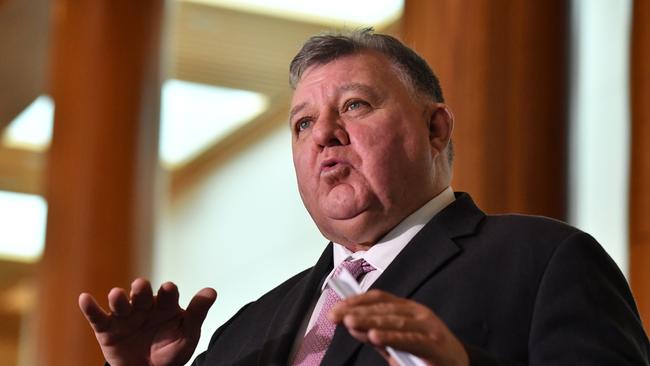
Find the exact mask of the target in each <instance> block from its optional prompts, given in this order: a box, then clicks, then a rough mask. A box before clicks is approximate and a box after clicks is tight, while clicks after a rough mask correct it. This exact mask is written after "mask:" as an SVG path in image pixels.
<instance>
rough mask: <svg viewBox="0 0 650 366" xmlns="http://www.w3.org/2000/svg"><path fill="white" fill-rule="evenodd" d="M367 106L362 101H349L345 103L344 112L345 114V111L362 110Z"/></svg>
mask: <svg viewBox="0 0 650 366" xmlns="http://www.w3.org/2000/svg"><path fill="white" fill-rule="evenodd" d="M367 105H368V103H367V102H364V101H362V100H353V101H350V102H349V103H347V104H346V105H345V108H344V110H345V111H346V112H347V111H356V110H358V109H361V108H363V107H365V106H367Z"/></svg>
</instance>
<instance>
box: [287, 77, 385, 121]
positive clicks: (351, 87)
mask: <svg viewBox="0 0 650 366" xmlns="http://www.w3.org/2000/svg"><path fill="white" fill-rule="evenodd" d="M336 89H337V91H338V92H339V93H340V92H348V91H360V92H363V93H365V94H368V95H369V96H370V97H371V98H372V99H375V100H378V99H380V98H379V96H378V95H377V93H376V92H375V91H374V90H373V88H371V87H370V86H368V85H366V84H362V83H350V84H343V85H341V86H339V87H338V88H336ZM306 106H307V102H303V103H300V104H298V105H297V106H295V107H293V108H291V112H290V113H289V124H291V121H293V117H294V116H295V115H296V114H298V113H300V111H302V110H303V109H305V107H306Z"/></svg>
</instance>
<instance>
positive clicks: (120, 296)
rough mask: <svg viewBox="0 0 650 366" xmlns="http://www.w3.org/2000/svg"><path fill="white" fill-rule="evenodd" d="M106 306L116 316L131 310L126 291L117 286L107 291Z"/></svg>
mask: <svg viewBox="0 0 650 366" xmlns="http://www.w3.org/2000/svg"><path fill="white" fill-rule="evenodd" d="M108 307H109V308H110V309H111V312H112V313H113V314H115V315H116V316H128V315H129V314H131V310H132V308H131V303H130V302H129V298H128V297H127V296H126V291H124V289H122V288H119V287H115V288H113V289H112V290H111V291H110V292H109V293H108Z"/></svg>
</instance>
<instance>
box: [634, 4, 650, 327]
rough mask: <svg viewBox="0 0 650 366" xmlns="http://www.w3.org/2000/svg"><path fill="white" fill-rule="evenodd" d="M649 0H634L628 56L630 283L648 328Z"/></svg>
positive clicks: (649, 312) (649, 255)
mask: <svg viewBox="0 0 650 366" xmlns="http://www.w3.org/2000/svg"><path fill="white" fill-rule="evenodd" d="M648 65H650V2H648V1H635V2H634V13H633V25H632V57H631V65H630V66H631V69H630V71H631V78H630V84H631V93H630V95H631V99H632V100H631V107H632V110H631V112H632V113H631V115H632V128H631V145H632V146H631V169H630V173H631V177H630V282H631V285H632V290H633V291H634V295H635V296H636V299H637V304H638V306H639V310H640V312H641V316H642V318H643V320H644V325H645V329H646V331H650V143H649V141H650V104H648V101H650V66H648Z"/></svg>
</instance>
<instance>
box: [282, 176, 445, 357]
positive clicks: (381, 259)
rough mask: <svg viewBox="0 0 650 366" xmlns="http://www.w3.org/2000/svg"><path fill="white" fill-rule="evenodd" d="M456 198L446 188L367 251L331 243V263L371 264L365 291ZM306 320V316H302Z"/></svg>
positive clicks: (313, 314)
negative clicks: (349, 260)
mask: <svg viewBox="0 0 650 366" xmlns="http://www.w3.org/2000/svg"><path fill="white" fill-rule="evenodd" d="M454 200H455V197H454V191H453V190H452V189H451V187H447V188H446V189H445V190H444V191H442V192H441V193H440V194H438V195H437V196H435V197H434V198H432V199H431V200H430V201H429V202H427V203H425V204H424V205H423V206H422V207H420V208H419V209H418V210H417V211H415V212H414V213H412V214H411V215H409V216H408V217H407V218H405V219H404V220H403V221H402V222H400V223H399V224H398V225H397V226H395V227H394V228H393V230H391V231H389V232H388V234H386V235H385V236H384V237H383V238H381V240H379V241H378V242H377V243H376V244H374V245H373V246H372V247H370V249H368V250H366V251H358V252H352V251H350V250H349V249H347V248H346V247H344V246H343V245H341V244H338V243H334V263H333V264H334V266H333V268H336V267H338V266H339V264H341V262H343V261H344V260H347V259H348V258H351V260H357V259H359V258H363V259H365V260H366V262H368V263H370V264H371V265H372V266H373V267H374V268H375V270H374V271H371V272H368V273H366V275H365V276H364V277H363V279H362V280H361V283H360V284H359V285H360V286H361V288H362V289H363V291H367V290H368V288H370V286H371V285H372V284H373V283H374V282H375V281H376V280H377V278H379V276H381V274H382V273H384V271H385V270H386V268H388V265H390V264H391V262H392V261H393V259H395V257H397V255H398V254H399V253H400V252H401V251H402V249H404V247H406V245H407V244H408V243H409V242H410V241H411V239H413V237H414V236H415V235H416V234H417V233H418V232H419V231H420V230H421V229H422V228H423V227H424V225H426V223H427V222H429V221H430V220H431V219H432V218H433V217H434V216H435V215H436V214H437V213H438V212H440V211H441V210H442V209H443V208H445V207H447V205H449V204H450V203H452V202H453V201H454ZM333 274H334V269H332V271H331V272H330V273H329V274H328V275H327V277H326V278H325V281H324V282H323V286H322V288H321V295H320V297H319V298H318V301H316V303H315V304H314V307H313V310H312V312H311V316H310V318H309V322H308V323H306V324H305V322H304V321H303V326H302V327H301V329H300V330H299V331H298V335H297V337H296V342H295V343H294V347H293V351H292V357H293V354H295V352H297V350H298V348H299V347H300V343H301V342H302V339H303V338H304V336H305V334H307V332H308V331H309V330H310V329H311V328H312V327H313V326H314V323H315V322H316V319H317V318H318V314H319V313H320V310H321V308H322V307H323V302H324V301H325V296H324V295H323V290H325V288H326V287H327V281H328V280H329V279H330V277H332V275H333ZM305 320H306V319H305Z"/></svg>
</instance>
